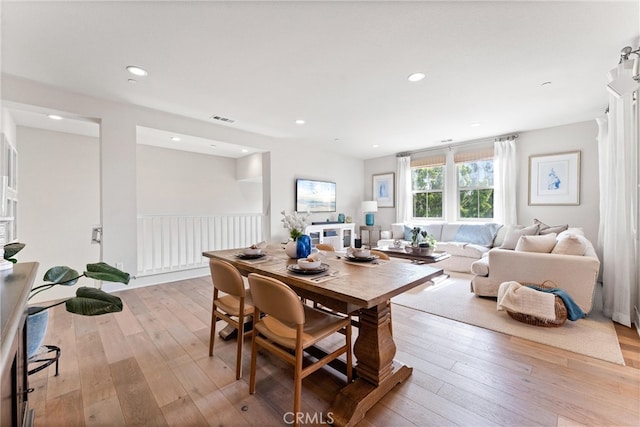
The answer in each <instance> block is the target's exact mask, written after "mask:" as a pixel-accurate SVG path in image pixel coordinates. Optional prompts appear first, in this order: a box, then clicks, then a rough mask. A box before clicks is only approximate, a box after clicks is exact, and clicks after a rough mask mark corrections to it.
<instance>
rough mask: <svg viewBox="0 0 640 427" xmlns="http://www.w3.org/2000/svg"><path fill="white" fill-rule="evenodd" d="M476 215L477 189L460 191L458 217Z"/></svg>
mask: <svg viewBox="0 0 640 427" xmlns="http://www.w3.org/2000/svg"><path fill="white" fill-rule="evenodd" d="M477 217H478V190H464V191H460V218H477Z"/></svg>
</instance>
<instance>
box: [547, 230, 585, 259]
mask: <svg viewBox="0 0 640 427" xmlns="http://www.w3.org/2000/svg"><path fill="white" fill-rule="evenodd" d="M586 240H587V239H586V238H585V237H584V236H579V235H577V234H565V235H563V236H562V237H560V236H558V239H557V243H556V245H555V246H554V247H553V250H552V251H551V253H552V254H562V255H580V256H582V255H584V252H585V250H586V249H587V242H586Z"/></svg>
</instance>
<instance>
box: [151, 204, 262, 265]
mask: <svg viewBox="0 0 640 427" xmlns="http://www.w3.org/2000/svg"><path fill="white" fill-rule="evenodd" d="M262 240H264V239H263V235H262V215H261V214H237V215H233V214H230V215H207V216H186V215H185V216H181V215H144V216H138V276H144V275H149V274H159V273H167V272H173V271H180V270H189V269H193V268H200V267H205V266H207V261H206V258H204V257H203V256H202V252H204V251H211V250H217V249H231V248H240V247H244V246H249V245H251V244H252V243H256V242H260V241H262Z"/></svg>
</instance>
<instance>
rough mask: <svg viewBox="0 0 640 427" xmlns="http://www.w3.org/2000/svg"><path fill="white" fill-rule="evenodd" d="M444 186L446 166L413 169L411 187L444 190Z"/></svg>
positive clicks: (413, 188)
mask: <svg viewBox="0 0 640 427" xmlns="http://www.w3.org/2000/svg"><path fill="white" fill-rule="evenodd" d="M443 188H444V166H432V167H424V168H413V169H411V189H412V190H413V191H421V190H442V189H443Z"/></svg>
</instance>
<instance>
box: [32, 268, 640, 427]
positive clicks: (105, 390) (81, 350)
mask: <svg viewBox="0 0 640 427" xmlns="http://www.w3.org/2000/svg"><path fill="white" fill-rule="evenodd" d="M211 293H212V292H211V284H210V279H209V278H207V277H205V278H200V279H192V280H186V281H181V282H175V283H171V284H164V285H157V286H151V287H146V288H135V289H130V290H126V291H123V292H120V293H119V295H120V296H121V297H122V299H123V301H124V303H125V310H124V311H123V312H121V313H117V314H110V315H104V316H99V317H83V316H78V315H72V314H69V313H67V312H66V311H65V309H64V306H59V307H56V308H55V309H53V310H52V312H51V317H50V323H49V330H48V332H47V339H46V341H45V343H47V344H55V345H58V346H60V347H61V348H62V357H61V361H60V375H59V376H58V377H54V376H53V374H54V369H53V367H51V368H49V369H48V370H45V371H43V372H40V373H37V374H34V375H32V376H31V377H30V386H31V387H33V388H35V391H34V392H33V393H31V394H30V397H29V399H30V406H31V407H32V408H34V409H35V414H36V420H35V424H36V426H83V425H95V426H118V425H130V426H137V425H146V426H161V425H169V426H204V425H216V426H223V425H224V426H243V425H260V426H266V425H276V426H277V425H285V422H284V421H283V414H285V413H286V412H288V411H290V410H291V408H292V398H293V397H292V396H293V390H292V385H293V377H292V372H293V371H292V369H291V368H290V367H289V366H287V365H286V364H284V363H282V362H280V361H279V360H277V359H274V358H273V357H271V356H268V355H262V356H260V357H259V360H258V369H259V370H258V383H257V392H256V394H255V395H253V396H251V395H249V391H248V377H249V358H250V340H249V339H247V340H246V341H245V344H246V345H245V352H244V363H243V369H244V376H243V378H242V379H241V380H239V381H236V380H235V375H234V366H235V340H230V341H222V340H220V339H219V338H217V341H216V347H215V350H214V357H208V339H209V322H210V307H211ZM220 325H224V323H222V322H221V323H220ZM393 328H394V338H395V340H396V344H397V347H398V351H397V356H396V358H397V359H398V360H401V361H403V362H405V363H407V364H409V365H411V366H413V368H414V371H413V375H412V376H411V377H410V378H409V379H408V380H407V381H406V382H405V383H403V384H399V385H398V386H396V388H395V389H394V390H393V391H392V392H391V393H389V394H388V395H387V396H386V397H385V398H384V399H383V400H382V401H380V402H379V403H378V404H377V405H376V406H375V407H374V408H373V409H371V410H370V411H369V413H368V414H367V416H366V418H365V419H364V420H363V421H362V422H360V424H359V426H363V427H364V426H379V427H387V426H414V425H415V426H440V425H460V426H489V425H505V426H530V425H540V426H577V425H597V426H638V425H640V409H639V406H640V405H639V402H640V370H639V369H638V368H639V367H640V357H639V356H638V354H639V350H640V340H639V339H638V336H637V334H635V331H633V330H630V329H628V328H624V327H622V326H618V328H617V329H618V334H619V337H620V342H621V344H622V348H623V351H624V356H625V361H626V363H627V365H628V366H620V365H615V364H611V363H607V362H603V361H600V360H597V359H592V358H589V357H585V356H581V355H578V354H574V353H570V352H567V351H563V350H559V349H555V348H552V347H547V346H544V345H540V344H537V343H533V342H528V341H526V340H523V339H519V338H513V337H510V336H508V335H504V334H500V333H496V332H492V331H489V330H486V329H482V328H477V327H473V326H470V325H466V324H463V323H458V322H454V321H451V320H448V319H444V318H440V317H437V316H433V315H430V314H426V313H422V312H419V311H415V310H412V309H408V308H405V307H402V306H398V305H394V307H393ZM329 344H331V343H329ZM343 381H344V380H343V377H341V376H340V375H339V374H333V371H331V370H330V369H326V370H325V369H323V370H320V371H319V372H316V373H315V374H313V375H312V376H311V377H309V378H307V379H305V380H304V389H303V392H302V394H303V408H302V410H303V411H304V412H306V413H307V414H309V417H312V416H314V414H320V413H326V411H327V409H328V406H329V403H330V402H331V400H332V399H333V397H334V396H335V395H336V392H337V391H338V390H339V389H340V388H341V387H342V386H343V384H344V383H343ZM317 420H318V418H316V421H317ZM315 424H316V425H318V424H319V423H318V422H316V423H315Z"/></svg>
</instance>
